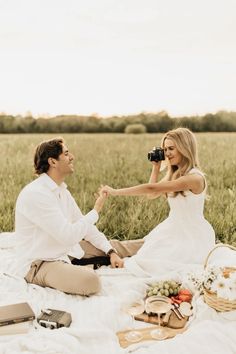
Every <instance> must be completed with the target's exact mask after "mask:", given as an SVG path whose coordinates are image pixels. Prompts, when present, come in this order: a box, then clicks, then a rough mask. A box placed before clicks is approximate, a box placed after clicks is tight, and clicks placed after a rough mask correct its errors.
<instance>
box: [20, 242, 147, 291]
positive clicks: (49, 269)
mask: <svg viewBox="0 0 236 354" xmlns="http://www.w3.org/2000/svg"><path fill="white" fill-rule="evenodd" d="M110 243H111V245H112V247H113V248H115V249H116V250H117V253H118V254H119V256H120V257H122V258H123V257H130V256H133V255H134V254H136V253H137V251H138V250H139V248H140V247H141V246H142V244H143V240H142V239H141V240H128V241H119V240H111V241H110ZM80 245H81V247H82V248H83V250H84V251H85V254H84V258H91V257H96V256H105V253H104V252H103V251H101V250H99V249H97V248H96V247H94V246H93V245H92V244H91V243H90V242H87V241H81V242H80ZM25 280H26V281H27V282H28V283H33V284H36V285H40V286H43V287H50V288H53V289H57V290H61V291H63V292H65V293H68V294H77V295H91V294H95V293H97V292H99V290H100V288H101V283H100V279H99V277H98V275H97V274H96V273H95V272H94V270H93V269H92V268H91V267H89V266H78V265H73V264H69V263H66V262H64V261H50V262H49V261H42V260H36V261H34V262H33V263H32V264H31V267H30V270H29V272H28V273H27V274H26V276H25Z"/></svg>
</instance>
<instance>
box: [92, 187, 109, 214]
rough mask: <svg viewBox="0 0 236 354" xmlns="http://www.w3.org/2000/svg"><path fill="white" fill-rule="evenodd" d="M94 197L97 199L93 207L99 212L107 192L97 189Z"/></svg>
mask: <svg viewBox="0 0 236 354" xmlns="http://www.w3.org/2000/svg"><path fill="white" fill-rule="evenodd" d="M95 197H96V198H97V200H96V202H95V204H94V209H95V210H96V211H97V212H98V213H99V212H100V211H101V210H102V207H103V205H104V203H105V200H106V198H107V193H105V192H102V191H100V190H99V194H95Z"/></svg>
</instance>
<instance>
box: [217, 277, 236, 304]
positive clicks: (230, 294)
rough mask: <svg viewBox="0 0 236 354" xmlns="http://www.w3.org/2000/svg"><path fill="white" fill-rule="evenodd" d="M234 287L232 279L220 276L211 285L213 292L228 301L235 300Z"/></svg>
mask: <svg viewBox="0 0 236 354" xmlns="http://www.w3.org/2000/svg"><path fill="white" fill-rule="evenodd" d="M232 285H233V281H232V279H230V278H225V277H223V276H222V275H218V277H217V278H216V279H215V280H214V281H213V283H212V284H211V290H212V291H214V292H216V294H217V296H218V297H221V298H223V299H227V300H234V296H235V294H234V291H233V290H232Z"/></svg>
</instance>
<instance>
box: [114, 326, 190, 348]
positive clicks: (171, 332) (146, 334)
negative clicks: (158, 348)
mask: <svg viewBox="0 0 236 354" xmlns="http://www.w3.org/2000/svg"><path fill="white" fill-rule="evenodd" d="M157 327H158V326H150V327H146V328H141V329H135V331H138V332H140V333H141V334H142V335H143V337H142V339H141V340H140V341H139V342H143V341H150V340H156V339H153V338H152V337H151V331H152V330H153V329H156V328H157ZM185 330H186V329H185V328H179V329H174V328H168V327H165V331H166V334H167V338H166V339H168V338H172V337H175V336H176V335H177V334H181V333H183V332H184V331H185ZM128 332H130V330H128V331H121V332H117V336H118V339H119V343H120V346H121V347H122V348H127V347H128V346H129V345H131V344H135V343H133V342H129V341H127V339H126V338H125V335H126V334H127V333H128ZM139 342H136V343H139Z"/></svg>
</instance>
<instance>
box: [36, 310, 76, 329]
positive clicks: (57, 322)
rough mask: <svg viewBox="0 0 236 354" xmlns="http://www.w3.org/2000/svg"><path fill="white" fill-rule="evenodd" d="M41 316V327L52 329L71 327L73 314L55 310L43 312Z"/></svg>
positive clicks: (39, 318)
mask: <svg viewBox="0 0 236 354" xmlns="http://www.w3.org/2000/svg"><path fill="white" fill-rule="evenodd" d="M41 312H42V313H41V315H40V316H39V317H38V318H37V321H38V323H39V324H40V326H42V327H45V328H50V329H55V328H60V327H69V326H70V324H71V321H72V319H71V314H70V313H69V312H66V311H60V310H55V309H46V310H41Z"/></svg>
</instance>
